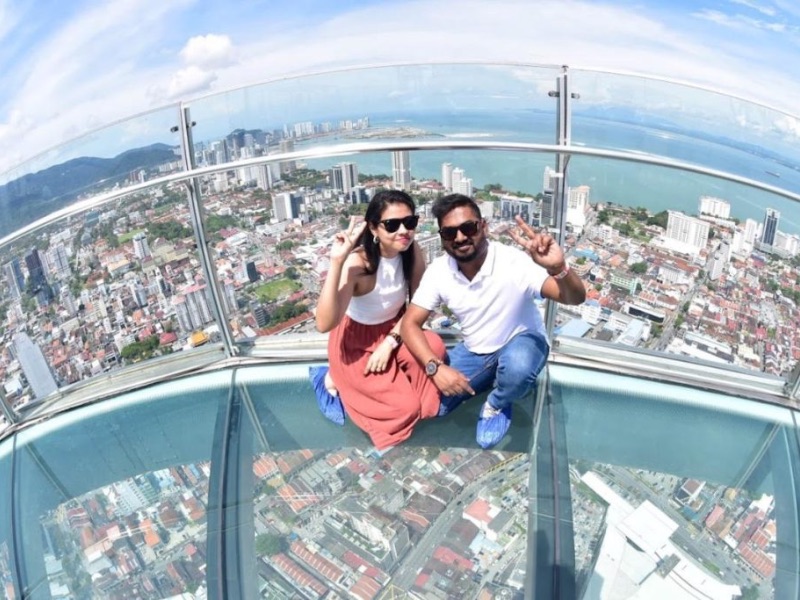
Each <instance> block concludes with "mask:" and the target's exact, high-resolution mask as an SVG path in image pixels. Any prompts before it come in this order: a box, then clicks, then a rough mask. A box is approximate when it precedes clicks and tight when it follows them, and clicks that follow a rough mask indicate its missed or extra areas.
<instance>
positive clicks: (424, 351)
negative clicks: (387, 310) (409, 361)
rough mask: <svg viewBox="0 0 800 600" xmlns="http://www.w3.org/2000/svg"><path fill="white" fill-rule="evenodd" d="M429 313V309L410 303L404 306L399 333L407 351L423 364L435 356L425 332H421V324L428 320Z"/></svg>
mask: <svg viewBox="0 0 800 600" xmlns="http://www.w3.org/2000/svg"><path fill="white" fill-rule="evenodd" d="M430 314H431V311H429V310H426V309H424V308H422V307H421V306H417V305H416V304H413V303H411V304H409V305H408V308H406V314H404V315H403V322H402V324H401V325H400V335H401V336H402V338H403V343H404V344H405V345H406V348H408V350H409V352H411V354H413V355H414V358H416V359H417V360H418V361H419V362H420V363H421V364H423V365H424V364H426V363H427V362H428V361H429V360H430V359H432V358H433V359H435V358H436V354H434V352H433V350H431V347H430V344H428V340H427V338H426V337H425V334H424V333H422V326H423V325H424V324H425V321H427V320H428V317H429V316H430Z"/></svg>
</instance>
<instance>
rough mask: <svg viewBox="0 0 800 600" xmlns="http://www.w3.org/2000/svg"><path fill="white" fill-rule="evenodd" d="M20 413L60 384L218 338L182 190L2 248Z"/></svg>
mask: <svg viewBox="0 0 800 600" xmlns="http://www.w3.org/2000/svg"><path fill="white" fill-rule="evenodd" d="M0 263H1V264H2V265H3V272H2V275H3V277H4V279H5V283H6V285H5V286H4V287H3V290H4V296H5V298H4V301H3V303H2V304H0V307H2V319H3V323H4V329H5V335H6V344H7V347H8V348H9V352H8V353H5V354H4V355H3V356H2V357H0V364H2V366H3V367H4V368H5V373H6V377H7V383H6V400H7V402H8V403H9V404H10V405H11V406H12V407H13V408H14V409H16V410H20V409H24V407H25V406H26V405H27V404H29V403H31V402H33V401H36V400H42V399H43V398H46V397H47V396H49V395H50V394H51V393H53V392H54V391H56V390H57V389H59V388H62V387H64V386H67V385H69V384H72V383H76V382H79V381H83V380H85V379H89V378H91V377H94V376H97V375H101V374H103V373H106V372H109V371H111V370H114V369H117V368H119V367H122V366H126V365H131V364H135V363H139V362H141V361H144V360H147V359H150V358H154V357H159V356H164V355H167V354H171V353H173V352H177V351H181V350H185V349H190V348H193V347H196V346H199V345H202V344H204V343H208V342H214V341H217V340H218V339H219V330H218V328H217V327H216V324H215V323H213V315H212V311H211V308H210V302H209V299H208V285H207V282H206V281H205V278H204V276H203V271H202V268H201V266H200V263H199V261H198V259H197V255H196V250H195V241H194V231H193V229H192V227H191V219H190V216H189V209H188V206H187V201H186V193H185V190H183V189H182V188H181V187H180V186H178V185H174V186H169V185H164V186H159V187H155V188H152V189H150V190H147V191H143V192H139V193H137V194H133V195H130V196H127V197H125V198H123V199H120V200H116V201H114V202H110V203H107V204H104V205H102V206H99V207H97V208H96V209H93V210H90V211H86V212H83V213H80V214H78V215H76V216H73V217H71V218H70V219H64V220H60V221H57V222H55V223H52V224H50V225H48V226H47V227H45V228H42V229H41V230H40V231H38V232H37V233H35V234H29V235H27V236H24V237H22V238H20V239H18V240H16V241H15V242H14V244H13V245H10V246H6V247H4V248H2V249H0Z"/></svg>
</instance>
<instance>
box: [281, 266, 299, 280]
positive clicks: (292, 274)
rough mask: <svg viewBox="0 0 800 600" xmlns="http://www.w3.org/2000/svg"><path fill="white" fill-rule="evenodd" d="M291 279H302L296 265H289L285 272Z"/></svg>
mask: <svg viewBox="0 0 800 600" xmlns="http://www.w3.org/2000/svg"><path fill="white" fill-rule="evenodd" d="M284 275H286V277H288V278H289V279H300V273H298V271H297V269H295V268H294V267H289V268H288V269H286V272H285V273H284Z"/></svg>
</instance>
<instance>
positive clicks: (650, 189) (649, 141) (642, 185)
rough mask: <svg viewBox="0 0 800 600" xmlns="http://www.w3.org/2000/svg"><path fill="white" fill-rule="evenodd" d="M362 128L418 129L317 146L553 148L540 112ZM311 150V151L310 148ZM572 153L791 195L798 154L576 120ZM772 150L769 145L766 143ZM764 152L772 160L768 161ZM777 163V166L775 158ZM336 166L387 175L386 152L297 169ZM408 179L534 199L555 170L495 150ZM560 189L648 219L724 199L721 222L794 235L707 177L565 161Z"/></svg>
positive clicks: (420, 168)
mask: <svg viewBox="0 0 800 600" xmlns="http://www.w3.org/2000/svg"><path fill="white" fill-rule="evenodd" d="M370 125H371V129H372V130H375V129H379V128H389V129H390V130H391V129H393V128H394V129H396V128H399V127H406V128H414V129H417V130H421V132H424V133H420V134H419V135H418V136H416V137H410V138H409V137H397V138H391V137H382V138H372V139H354V138H353V137H345V136H341V137H332V138H328V139H327V140H326V142H325V143H326V144H327V143H344V142H358V141H378V140H380V141H382V142H386V141H403V142H413V141H416V140H425V141H437V140H438V141H441V142H444V143H446V142H448V141H456V140H477V141H486V142H496V143H505V142H527V143H541V144H553V143H555V142H554V140H555V135H556V123H555V117H554V116H553V115H552V113H544V112H541V111H517V112H513V111H502V112H500V113H497V112H478V111H471V112H460V111H453V112H439V113H437V112H424V113H423V112H420V113H404V114H383V115H378V116H374V117H371V123H370ZM318 143H319V142H318V141H317V142H315V144H318ZM572 143H573V145H578V146H586V147H587V148H601V149H607V150H616V151H625V152H632V153H636V154H655V155H658V156H661V157H666V158H670V159H674V160H677V161H681V162H686V163H691V164H695V165H699V166H703V167H706V168H710V169H715V170H718V171H723V172H727V173H730V174H733V175H737V176H740V177H745V178H748V179H752V180H755V181H758V182H761V183H764V184H767V185H770V186H774V187H778V188H782V189H785V190H788V191H790V192H793V193H796V194H800V153H797V154H796V155H793V156H789V155H787V153H786V152H783V153H780V152H776V151H775V150H774V149H773V148H763V146H762V148H763V150H764V152H762V151H760V149H759V147H758V146H756V145H754V144H753V143H752V142H748V143H747V144H746V143H744V142H742V141H731V142H730V143H726V142H725V141H720V139H719V138H718V139H714V138H712V136H711V135H703V133H702V132H701V133H696V132H693V131H691V130H680V128H679V127H675V126H672V125H671V126H669V127H663V126H659V125H658V124H647V123H632V122H621V121H613V120H609V119H602V118H597V117H590V116H580V115H576V116H574V117H573V121H572ZM776 146H777V144H776ZM770 153H774V154H775V156H770V155H769V154H770ZM778 154H779V155H780V156H779V157H778V156H777V155H778ZM342 161H349V162H355V163H356V164H357V165H358V170H359V173H363V174H372V175H377V174H383V175H391V172H392V164H391V155H390V154H389V153H374V154H361V155H355V156H352V157H346V158H344V157H340V158H335V159H315V160H311V161H308V162H307V166H309V167H311V168H315V169H320V170H322V169H329V168H330V167H331V166H333V165H334V164H337V163H339V162H342ZM410 162H411V173H412V176H413V177H414V178H415V179H418V180H423V179H437V180H441V172H442V163H445V162H449V163H452V164H453V166H454V167H459V168H461V169H463V170H464V171H465V174H466V176H467V177H469V178H471V179H472V180H473V187H474V189H481V188H483V187H484V186H485V185H487V184H494V183H499V184H501V185H502V186H503V188H504V189H505V190H508V191H510V192H516V191H519V192H523V193H526V194H536V193H539V192H541V191H542V186H543V175H544V169H545V167H546V166H550V167H554V166H555V155H554V154H550V153H545V154H543V153H532V152H502V151H483V150H480V151H475V150H460V151H440V150H436V151H432V150H431V151H428V150H425V151H414V152H412V153H411V156H410ZM567 177H568V183H569V185H570V186H572V187H575V186H579V185H588V186H589V187H590V188H591V191H590V201H591V202H592V203H606V202H613V203H616V204H621V205H624V206H631V207H644V208H646V209H648V210H649V211H651V212H653V213H656V212H660V211H662V210H668V209H671V210H678V211H682V212H684V213H686V214H697V213H698V202H699V198H700V196H714V197H717V198H721V199H723V200H727V201H728V202H729V203H730V205H731V217H732V218H738V219H740V220H742V221H743V220H745V219H748V218H750V219H755V220H756V221H759V222H761V221H763V220H764V215H765V211H766V209H767V208H772V209H775V210H778V211H779V212H780V213H781V219H780V221H779V224H778V228H779V230H781V231H783V232H786V233H789V234H800V203H798V202H795V201H793V200H791V199H788V198H785V197H783V196H780V195H778V194H775V193H771V192H768V191H764V190H760V189H757V188H754V187H751V186H747V185H744V184H740V183H734V182H730V181H726V180H724V179H720V178H716V177H711V176H708V175H700V174H694V173H690V172H687V171H683V170H677V169H673V168H668V167H661V166H653V165H645V164H641V163H633V162H628V161H621V160H618V159H610V158H596V157H589V156H578V155H574V156H573V157H572V158H571V159H570V162H569V164H568V169H567Z"/></svg>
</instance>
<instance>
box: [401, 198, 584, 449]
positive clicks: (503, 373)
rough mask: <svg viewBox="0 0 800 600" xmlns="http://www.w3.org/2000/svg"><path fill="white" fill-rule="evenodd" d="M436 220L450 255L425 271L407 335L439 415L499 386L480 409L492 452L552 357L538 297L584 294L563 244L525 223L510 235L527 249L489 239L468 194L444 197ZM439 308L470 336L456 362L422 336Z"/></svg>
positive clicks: (482, 434) (572, 300) (483, 439)
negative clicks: (432, 387)
mask: <svg viewBox="0 0 800 600" xmlns="http://www.w3.org/2000/svg"><path fill="white" fill-rule="evenodd" d="M433 215H434V216H435V217H436V220H437V221H438V223H439V235H440V236H441V238H442V247H443V248H444V250H445V252H446V253H447V254H446V255H443V256H440V257H438V258H437V259H435V260H434V261H433V262H432V263H431V264H430V266H429V267H428V269H427V270H426V271H425V274H424V275H423V277H422V281H421V282H420V285H419V288H418V289H417V291H416V293H415V294H414V297H413V298H412V300H411V304H410V305H409V307H408V310H407V311H406V314H405V316H404V317H403V324H402V332H401V334H402V338H403V342H404V343H405V344H406V345H407V346H408V349H409V350H410V351H411V353H412V354H413V355H414V356H415V357H416V358H417V360H418V361H420V362H421V363H422V364H424V365H425V369H426V373H427V375H428V376H429V377H431V378H432V379H433V382H434V383H435V384H436V387H437V388H439V390H440V391H441V393H442V399H441V407H440V409H439V416H442V415H445V414H447V413H448V412H450V411H451V410H453V409H454V408H455V407H456V406H458V405H459V404H460V403H461V402H463V401H464V400H466V399H467V398H469V397H470V396H472V395H474V394H478V393H481V392H484V391H486V390H488V389H490V388H492V386H493V385H494V388H493V389H492V391H491V392H490V393H489V396H488V397H487V399H486V402H485V403H484V405H483V407H482V408H481V413H480V417H479V419H478V426H477V436H476V437H477V441H478V444H479V445H480V446H481V447H482V448H491V447H492V446H494V445H495V444H497V443H498V442H499V441H500V440H501V439H503V436H505V434H506V432H507V431H508V428H509V426H510V425H511V404H512V402H513V401H514V400H516V399H518V398H522V397H523V396H525V395H527V394H528V393H530V392H531V391H532V390H533V389H534V388H535V386H536V378H537V376H538V375H539V372H540V371H541V370H542V368H544V365H545V362H546V361H547V355H548V353H549V350H550V349H549V346H548V343H547V335H546V331H545V327H544V323H543V322H542V318H541V316H540V315H539V311H538V309H537V308H536V306H535V304H534V300H535V299H537V298H548V299H550V300H555V301H556V302H561V303H564V304H580V303H581V302H583V301H584V300H585V298H586V290H585V289H584V286H583V282H582V281H581V279H580V278H579V277H578V276H577V275H576V274H575V273H574V272H572V271H571V270H570V269H569V266H568V265H567V263H566V261H565V258H564V251H563V250H562V249H561V248H560V247H559V245H558V244H557V243H556V241H555V240H554V239H553V238H552V237H551V236H550V235H548V234H546V233H536V232H535V231H534V230H533V229H532V228H531V227H530V226H529V225H528V224H527V223H525V222H524V221H523V220H522V219H521V218H520V217H517V225H518V226H519V230H518V231H511V232H510V234H511V237H512V238H513V239H514V241H515V242H516V243H517V244H519V245H520V246H521V247H522V249H523V250H524V252H523V251H521V250H519V249H517V248H513V247H510V246H506V245H504V244H500V243H498V242H490V241H489V240H488V239H487V229H488V226H487V224H486V221H484V220H483V218H481V213H480V209H479V208H478V205H477V204H476V203H475V201H474V200H473V199H472V198H470V197H468V196H464V195H462V194H451V195H449V196H445V197H443V198H441V199H439V200H437V201H436V202H435V203H434V205H433ZM441 304H444V305H446V306H447V307H448V308H449V309H450V311H452V312H453V314H454V315H455V316H456V318H457V319H458V321H459V323H460V325H461V333H462V336H463V341H462V342H461V343H460V344H458V345H457V346H456V347H455V348H454V349H453V350H452V351H451V352H450V353H449V356H448V358H449V361H448V362H449V364H444V363H443V362H442V361H440V360H438V359H437V357H436V355H435V353H434V352H433V350H431V348H430V347H429V346H428V343H427V341H426V338H425V336H424V334H423V332H422V326H423V324H424V323H425V321H426V320H427V319H428V317H429V316H430V314H431V312H432V311H433V310H434V309H435V308H437V307H438V306H439V305H441Z"/></svg>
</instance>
